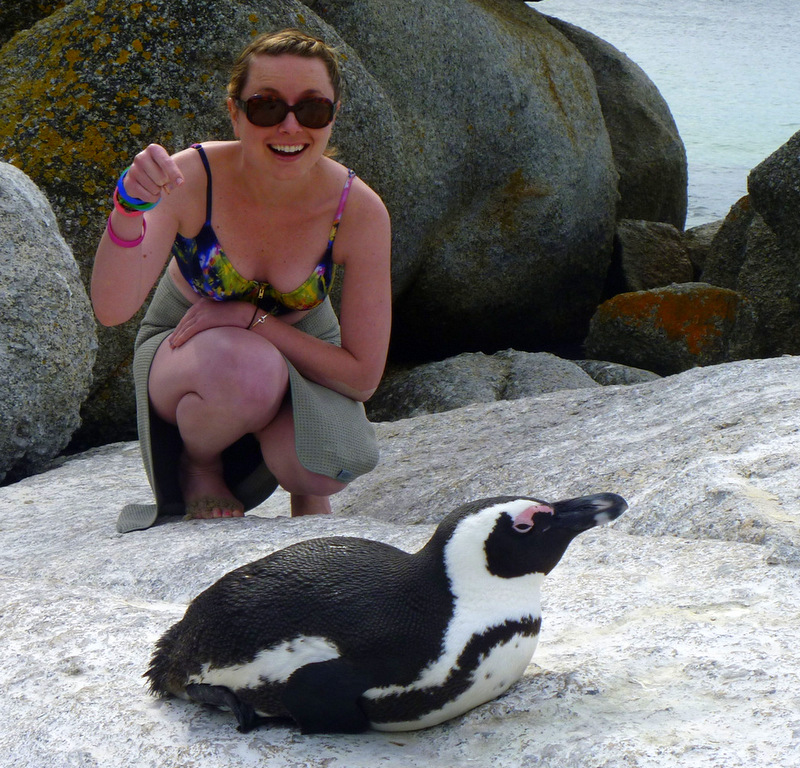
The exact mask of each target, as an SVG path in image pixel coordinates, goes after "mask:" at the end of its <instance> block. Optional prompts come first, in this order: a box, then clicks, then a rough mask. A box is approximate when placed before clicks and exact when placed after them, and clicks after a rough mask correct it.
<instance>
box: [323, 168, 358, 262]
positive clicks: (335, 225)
mask: <svg viewBox="0 0 800 768" xmlns="http://www.w3.org/2000/svg"><path fill="white" fill-rule="evenodd" d="M355 177H356V172H355V171H354V170H353V169H352V168H348V169H347V181H345V183H344V188H343V189H342V196H341V197H340V198H339V207H338V208H337V209H336V216H335V217H334V219H333V224H332V225H331V234H330V238H329V239H328V249H330V248H331V247H332V246H333V241H334V240H335V239H336V233H337V232H338V230H339V222H340V221H341V219H342V214H343V213H344V206H345V204H346V203H347V196H348V195H349V194H350V187H351V186H352V184H353V179H354V178H355Z"/></svg>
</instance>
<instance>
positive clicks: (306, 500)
mask: <svg viewBox="0 0 800 768" xmlns="http://www.w3.org/2000/svg"><path fill="white" fill-rule="evenodd" d="M291 508H292V517H302V516H303V515H329V514H330V513H331V500H330V497H329V496H303V495H300V494H298V493H293V494H292V495H291Z"/></svg>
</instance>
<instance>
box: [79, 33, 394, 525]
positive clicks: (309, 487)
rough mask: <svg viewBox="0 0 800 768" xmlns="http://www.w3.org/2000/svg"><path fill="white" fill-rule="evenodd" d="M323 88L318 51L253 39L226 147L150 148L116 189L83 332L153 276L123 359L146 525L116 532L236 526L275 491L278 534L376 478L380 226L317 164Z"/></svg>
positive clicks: (382, 274) (325, 160)
mask: <svg viewBox="0 0 800 768" xmlns="http://www.w3.org/2000/svg"><path fill="white" fill-rule="evenodd" d="M340 88H341V81H340V74H339V69H338V64H337V59H336V56H335V54H334V52H333V51H332V50H331V49H330V48H329V47H328V46H326V45H325V44H324V43H322V42H321V41H319V40H317V39H315V38H313V37H309V36H308V35H306V34H304V33H302V32H299V31H297V30H284V31H282V32H279V33H275V34H271V35H264V36H262V37H259V38H257V39H256V40H254V41H253V43H251V44H250V45H249V46H248V47H247V48H246V49H245V50H244V51H243V53H242V54H241V56H240V57H239V60H238V61H237V63H236V65H235V68H234V71H233V75H232V78H231V82H230V83H229V85H228V97H229V98H228V102H227V104H228V111H229V113H230V119H231V123H232V126H233V131H234V134H235V136H236V141H215V142H209V143H206V144H203V145H202V146H200V145H195V146H193V147H192V148H189V149H186V150H184V151H182V152H178V153H177V154H176V155H174V156H171V157H170V156H169V154H168V153H167V151H166V150H165V149H164V148H163V147H161V146H158V145H152V144H151V145H150V146H148V147H147V148H146V149H145V150H144V151H142V152H140V153H139V154H138V155H137V156H136V158H135V160H134V161H133V164H132V165H131V166H130V168H129V169H127V171H126V172H124V173H123V175H122V177H121V178H120V181H119V183H118V185H117V189H116V190H115V192H114V209H113V211H112V213H111V215H110V217H109V220H108V226H107V227H106V230H105V232H104V234H103V237H102V239H101V241H100V245H99V247H98V250H97V256H96V260H95V264H94V271H93V274H92V288H91V294H92V303H93V305H94V309H95V313H96V315H97V318H98V320H99V321H100V322H101V323H102V324H104V325H108V326H113V325H117V324H119V323H123V322H125V321H127V320H129V319H130V318H131V317H132V316H133V315H134V314H135V313H136V311H137V310H138V309H139V308H140V307H141V305H142V304H143V302H144V301H145V299H146V297H147V296H148V294H149V292H150V290H151V288H152V286H153V285H154V283H155V282H156V280H157V279H158V278H159V276H160V275H161V274H162V270H163V268H164V265H165V263H166V262H167V260H168V259H169V263H168V266H167V269H166V272H165V273H164V274H163V277H162V279H161V280H160V282H159V286H158V289H157V291H156V293H155V294H154V297H153V300H152V302H151V304H150V307H149V308H148V311H147V314H146V316H145V319H144V321H143V323H142V327H141V329H140V331H139V335H138V337H137V340H136V354H135V358H134V379H135V380H136V388H137V411H138V422H139V436H140V442H141V445H142V452H143V458H144V463H145V468H146V470H147V474H148V478H149V480H150V483H151V486H152V487H153V490H154V494H155V497H156V504H157V511H156V509H155V508H153V507H139V506H132V507H128V508H126V510H125V511H124V512H123V518H122V519H121V520H120V523H119V528H120V530H133V529H135V528H142V527H148V526H149V525H151V524H152V523H153V522H154V521H155V518H156V515H157V514H174V513H177V512H184V511H185V514H186V516H187V517H201V518H218V517H231V516H233V517H235V516H241V515H243V514H244V512H245V510H246V509H250V508H252V507H253V506H256V505H257V504H259V503H261V501H263V500H264V499H265V498H266V497H267V496H269V494H270V493H272V491H273V490H274V489H275V487H276V486H277V484H280V485H281V486H282V487H283V488H285V489H286V490H287V491H289V492H290V494H291V511H292V514H293V515H305V514H317V513H325V512H329V511H330V501H329V498H328V497H329V496H330V495H331V494H333V493H336V492H337V491H339V490H341V489H342V488H344V487H345V485H346V483H347V482H349V481H350V480H352V479H353V478H354V477H357V476H358V475H359V474H363V473H364V472H367V471H369V470H370V469H372V468H373V467H374V466H375V464H376V463H377V445H376V441H375V436H374V432H373V430H372V428H371V426H370V425H369V422H368V421H367V420H366V417H365V415H364V407H363V404H362V403H363V401H365V400H367V399H368V398H369V397H370V395H372V393H373V392H374V391H375V389H376V387H377V386H378V382H379V380H380V377H381V375H382V372H383V368H384V364H385V361H386V353H387V347H388V341H389V331H390V323H391V317H390V316H391V291H390V224H389V216H388V214H387V212H386V208H385V207H384V205H383V203H382V202H381V200H380V198H379V197H378V195H377V194H376V193H375V192H373V191H372V190H371V189H370V188H369V187H368V186H367V185H366V184H365V183H364V182H362V181H361V180H359V179H358V178H357V177H355V175H354V173H353V172H352V171H348V169H347V168H345V167H344V166H342V165H340V164H339V163H337V162H336V161H334V160H333V159H332V158H330V157H329V156H327V154H326V150H327V148H328V141H329V139H330V135H331V129H332V127H333V123H334V120H335V116H336V112H337V111H338V109H339V106H340V101H339V97H340ZM156 206H157V207H156ZM334 264H335V265H339V266H342V267H346V270H345V273H344V278H343V281H342V290H341V306H340V312H339V321H338V322H337V318H336V316H335V314H334V313H333V310H332V308H331V305H330V300H329V299H328V292H329V291H330V286H331V282H332V273H333V268H334Z"/></svg>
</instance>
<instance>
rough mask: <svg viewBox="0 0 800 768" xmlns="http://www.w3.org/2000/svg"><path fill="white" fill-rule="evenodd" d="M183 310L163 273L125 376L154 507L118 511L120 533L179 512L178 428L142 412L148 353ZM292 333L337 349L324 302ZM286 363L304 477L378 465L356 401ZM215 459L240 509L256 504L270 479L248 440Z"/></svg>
mask: <svg viewBox="0 0 800 768" xmlns="http://www.w3.org/2000/svg"><path fill="white" fill-rule="evenodd" d="M190 306H191V303H190V302H189V301H187V300H186V298H185V297H184V296H183V295H182V294H181V293H180V291H179V290H178V289H177V288H176V286H175V284H174V282H173V281H172V278H171V277H170V275H169V273H165V274H164V276H163V277H162V278H161V281H160V282H159V284H158V287H157V288H156V291H155V293H154V295H153V300H152V301H151V302H150V306H149V308H148V310H147V313H146V314H145V317H144V320H143V321H142V324H141V327H140V329H139V333H138V335H137V337H136V343H135V346H134V350H135V351H134V358H133V378H134V383H135V386H136V417H137V424H138V429H139V445H140V448H141V452H142V460H143V462H144V468H145V472H146V473H147V479H148V480H149V482H150V486H151V488H152V489H153V494H154V496H155V500H156V503H155V505H142V504H131V505H128V506H126V507H125V508H124V509H123V511H122V514H121V515H120V518H119V520H118V521H117V530H119V531H120V532H126V531H132V530H139V529H142V528H148V527H150V526H151V525H153V523H155V521H156V518H157V517H159V516H161V515H182V514H184V503H183V498H182V496H181V492H180V487H179V484H178V466H179V460H180V455H181V450H182V443H181V438H180V435H179V433H178V429H177V428H176V427H175V426H173V425H172V424H168V423H167V422H165V421H163V420H162V419H161V418H159V416H158V415H157V414H156V413H155V412H154V411H153V409H152V408H151V407H150V399H149V397H148V392H147V383H148V378H149V376H150V366H151V364H152V362H153V358H154V356H155V354H156V350H157V349H158V347H159V345H160V344H161V343H162V342H163V341H164V339H166V338H167V336H169V334H170V333H172V331H173V330H174V328H175V326H176V325H177V324H178V322H179V321H180V319H181V318H182V317H183V315H184V314H185V313H186V311H187V310H188V309H189V307H190ZM295 328H298V329H299V330H301V331H303V332H305V333H308V334H309V335H311V336H315V337H316V338H318V339H322V340H323V341H327V342H330V343H332V344H337V345H340V344H341V336H340V329H339V321H338V319H337V318H336V313H335V312H334V311H333V307H332V306H331V303H330V300H329V299H326V300H325V301H324V302H323V303H322V304H320V305H319V306H317V307H314V309H311V310H309V311H308V312H307V313H306V314H305V315H304V316H303V317H302V318H301V319H300V321H299V322H298V323H296V325H295ZM284 359H285V358H284ZM286 365H287V366H288V368H289V388H290V393H291V400H292V412H293V415H294V428H295V448H296V450H297V456H298V458H299V459H300V463H301V464H302V465H303V466H304V467H305V468H306V469H308V470H310V471H311V472H315V473H317V474H321V475H325V476H327V477H330V478H333V479H336V480H339V481H341V482H345V483H347V482H350V481H351V480H354V479H355V478H356V477H358V476H359V475H363V474H365V473H367V472H369V471H370V470H372V469H374V468H375V466H376V464H377V463H378V443H377V438H376V436H375V430H374V429H373V427H372V425H371V424H370V423H369V421H368V420H367V417H366V414H365V412H364V405H363V403H360V402H357V401H355V400H351V399H350V398H348V397H346V396H344V395H341V394H339V393H338V392H334V391H333V390H331V389H328V388H327V387H323V386H322V385H320V384H316V383H315V382H313V381H309V380H308V379H306V378H304V377H303V376H301V375H300V374H299V373H298V371H297V370H296V369H295V367H294V366H293V365H292V364H291V363H290V362H289V361H288V360H287V361H286ZM222 458H223V467H224V474H225V480H226V482H227V484H228V487H229V488H230V489H231V492H232V493H233V494H234V495H235V496H236V498H237V499H239V501H241V502H242V504H243V505H244V507H245V510H248V509H252V508H253V507H256V506H258V505H259V504H261V503H262V502H263V501H264V500H265V499H266V498H267V497H269V496H270V495H271V494H272V493H273V491H274V490H275V489H276V488H277V486H278V481H277V480H276V479H275V477H274V476H273V475H272V473H271V472H270V471H269V470H268V469H267V467H266V465H265V464H264V461H263V459H262V456H261V449H260V446H259V444H258V441H257V440H256V439H255V437H254V436H253V435H245V436H244V437H242V438H241V439H240V440H238V441H237V442H236V443H234V444H233V445H232V446H230V447H229V448H228V449H226V450H225V451H224V453H223V456H222Z"/></svg>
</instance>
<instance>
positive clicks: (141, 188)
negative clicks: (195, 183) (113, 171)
mask: <svg viewBox="0 0 800 768" xmlns="http://www.w3.org/2000/svg"><path fill="white" fill-rule="evenodd" d="M123 184H124V186H125V191H126V192H127V193H128V194H129V195H130V196H131V197H138V198H139V199H140V200H144V201H145V202H146V203H155V202H156V201H157V200H159V198H160V197H161V194H162V192H163V193H165V194H167V195H168V194H169V193H170V192H172V190H173V189H175V188H176V187H179V186H180V185H181V184H183V177H182V176H181V172H180V169H179V168H178V164H177V163H176V162H175V161H174V160H173V159H172V158H171V157H170V154H169V152H167V150H166V149H164V147H162V146H161V145H160V144H150V145H148V146H147V147H145V148H144V149H143V150H142V151H141V152H140V153H139V154H138V155H136V157H135V158H134V160H133V164H132V165H131V167H130V168H129V169H128V172H127V173H126V174H125V179H124V181H123Z"/></svg>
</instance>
